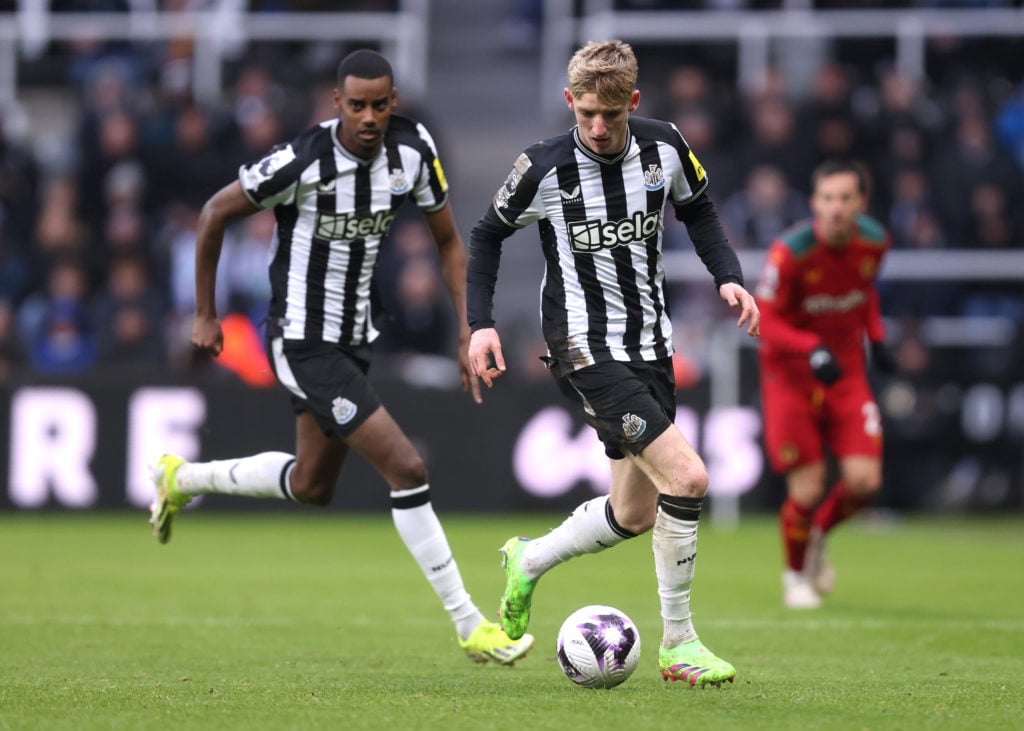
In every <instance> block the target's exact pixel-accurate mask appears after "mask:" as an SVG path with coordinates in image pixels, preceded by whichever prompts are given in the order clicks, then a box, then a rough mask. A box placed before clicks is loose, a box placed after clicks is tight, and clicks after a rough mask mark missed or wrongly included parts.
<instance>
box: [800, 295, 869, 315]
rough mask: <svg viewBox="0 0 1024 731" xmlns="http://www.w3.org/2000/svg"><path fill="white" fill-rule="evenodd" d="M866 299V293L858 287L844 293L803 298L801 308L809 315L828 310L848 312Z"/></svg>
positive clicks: (823, 313) (819, 313)
mask: <svg viewBox="0 0 1024 731" xmlns="http://www.w3.org/2000/svg"><path fill="white" fill-rule="evenodd" d="M867 301H868V296H867V294H865V293H864V291H863V290H860V289H851V290H850V291H849V292H847V293H846V294H841V295H831V294H816V295H813V296H811V297H808V298H807V299H805V300H804V305H803V310H804V312H806V313H808V314H810V315H825V314H828V313H829V312H849V311H850V310H852V309H855V308H857V307H860V306H861V305H863V304H864V303H865V302H867Z"/></svg>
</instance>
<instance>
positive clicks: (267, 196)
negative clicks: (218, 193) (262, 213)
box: [238, 143, 302, 208]
mask: <svg viewBox="0 0 1024 731" xmlns="http://www.w3.org/2000/svg"><path fill="white" fill-rule="evenodd" d="M301 174H302V163H301V162H300V160H299V158H298V157H297V156H296V154H295V147H294V146H293V144H292V143H288V144H284V145H278V146H277V147H275V148H274V149H272V150H271V151H270V152H269V153H267V155H266V156H264V157H262V158H260V159H259V160H257V161H256V162H251V163H247V164H245V165H242V166H241V167H240V168H239V169H238V182H240V183H241V184H242V191H243V192H244V193H245V195H246V196H247V197H248V198H249V200H250V201H252V203H253V205H255V206H257V207H259V208H273V207H274V206H277V205H279V204H281V203H284V202H285V201H287V200H289V199H291V198H292V197H294V195H295V190H296V188H297V187H298V181H299V176H300V175H301Z"/></svg>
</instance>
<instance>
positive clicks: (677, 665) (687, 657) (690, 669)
mask: <svg viewBox="0 0 1024 731" xmlns="http://www.w3.org/2000/svg"><path fill="white" fill-rule="evenodd" d="M658 665H659V666H661V676H662V677H663V678H665V680H671V681H672V682H675V681H677V680H684V681H686V682H687V683H689V684H690V685H691V686H692V687H696V686H698V685H700V686H706V685H714V686H720V685H721V684H722V682H723V681H726V680H728V681H729V682H730V683H731V682H732V681H733V679H734V678H735V677H736V668H734V667H733V666H732V665H730V664H729V663H727V662H726V661H725V660H723V659H722V658H720V657H718V656H716V655H715V654H714V653H713V652H711V650H709V649H708V648H706V647H704V643H703V642H701V641H700V640H693V641H691V642H684V643H683V644H681V645H679V646H678V647H673V648H672V649H671V650H666V649H665V648H664V647H661V648H659V649H658Z"/></svg>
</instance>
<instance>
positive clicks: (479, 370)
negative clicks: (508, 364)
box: [469, 327, 505, 388]
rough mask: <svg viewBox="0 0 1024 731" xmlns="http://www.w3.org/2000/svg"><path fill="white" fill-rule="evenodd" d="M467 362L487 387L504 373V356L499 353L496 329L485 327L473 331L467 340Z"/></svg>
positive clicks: (499, 347) (498, 339)
mask: <svg viewBox="0 0 1024 731" xmlns="http://www.w3.org/2000/svg"><path fill="white" fill-rule="evenodd" d="M492 358H493V361H492ZM469 362H470V364H472V366H473V373H474V374H475V375H477V376H479V377H480V378H481V379H482V380H483V382H484V383H485V384H486V385H487V388H491V387H492V386H493V385H494V381H495V380H497V379H498V377H499V376H501V375H502V374H504V373H505V357H504V356H503V355H502V353H501V338H499V337H498V331H497V330H495V329H494V328H493V327H485V328H481V329H480V330H477V331H476V332H474V333H473V337H472V338H470V341H469ZM492 362H493V365H492Z"/></svg>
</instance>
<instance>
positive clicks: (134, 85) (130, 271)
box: [0, 0, 1024, 383]
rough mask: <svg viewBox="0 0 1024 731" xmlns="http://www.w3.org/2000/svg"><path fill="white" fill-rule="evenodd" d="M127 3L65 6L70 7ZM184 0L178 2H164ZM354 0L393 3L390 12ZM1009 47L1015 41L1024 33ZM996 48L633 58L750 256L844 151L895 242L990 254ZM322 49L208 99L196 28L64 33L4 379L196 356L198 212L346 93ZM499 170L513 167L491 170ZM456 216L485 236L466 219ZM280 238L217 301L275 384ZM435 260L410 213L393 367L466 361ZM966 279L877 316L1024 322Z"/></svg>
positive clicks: (801, 209) (273, 65)
mask: <svg viewBox="0 0 1024 731" xmlns="http://www.w3.org/2000/svg"><path fill="white" fill-rule="evenodd" d="M621 4H622V5H628V6H635V7H638V8H662V9H663V8H664V7H666V6H677V5H678V4H677V3H668V2H641V1H634V2H631V3H621ZM905 4H906V5H909V6H929V7H939V6H950V5H954V4H956V5H964V4H967V5H971V6H977V5H995V6H1019V5H1020V3H1008V2H1007V3H999V2H981V1H980V0H978V1H976V2H967V3H963V2H961V3H953V2H942V1H941V0H932V2H918V3H905ZM121 5H123V3H118V2H114V0H110V1H109V2H102V1H100V0H95V1H93V2H87V1H83V2H73V1H72V0H54V2H52V3H51V6H52V7H53V8H54V9H55V10H61V9H87V10H93V9H105V8H113V9H119V6H121ZM190 5H191V3H189V2H187V1H186V0H179V1H178V2H168V3H163V4H162V5H161V7H164V6H166V7H167V8H172V9H173V8H174V7H178V8H186V7H189V6H190ZM347 5H350V6H353V7H355V6H358V7H357V8H356V9H368V10H371V9H372V10H380V9H384V10H387V9H392V8H393V7H394V6H395V5H396V3H388V2H372V1H370V0H368V1H367V2H361V3H355V4H353V3H348V4H347ZM702 5H704V6H706V7H708V8H714V9H720V8H728V9H740V8H748V7H756V8H762V7H779V6H780V5H782V3H766V2H765V3H761V2H749V3H748V2H742V1H741V0H717V1H716V0H708V2H705V3H703V4H702ZM807 5H808V6H813V7H832V6H836V5H839V3H833V2H816V3H807ZM848 5H853V6H856V7H872V6H879V5H886V6H892V3H874V4H873V3H869V2H857V3H849V4H848ZM249 6H250V9H252V10H257V11H259V10H268V11H269V10H281V9H288V10H311V9H331V8H333V7H334V4H333V3H330V2H312V1H310V2H302V1H299V0H295V1H293V2H284V1H283V0H278V1H276V2H274V1H271V0H265V1H262V2H261V1H259V0H253V1H252V2H250V3H249ZM538 8H539V5H538V4H537V3H534V2H522V3H515V4H514V7H513V10H512V12H511V14H510V16H509V17H510V23H520V22H522V23H526V24H527V26H530V24H531V23H533V24H535V23H537V22H539V20H538V17H539V16H536V15H535V13H536V11H537V9H538ZM0 10H3V8H2V6H0ZM532 27H533V29H534V31H536V26H535V25H534V26H532ZM506 30H508V29H506ZM521 30H522V29H521V28H520V31H521ZM506 37H507V39H510V40H509V42H508V44H507V45H508V46H509V48H507V49H505V50H515V49H514V48H511V47H512V46H515V47H516V48H519V49H520V50H521V49H522V48H523V46H522V43H523V41H524V40H525V41H526V42H527V44H528V43H529V41H530V36H529V34H527V35H525V36H523V35H520V36H515V35H514V34H513V33H512V32H511V31H510V32H509V33H508V34H507V36H506ZM1003 43H1004V44H1005V43H1010V44H1011V48H1012V47H1013V44H1015V47H1016V48H1017V50H1018V51H1019V48H1020V43H1021V39H1012V40H1011V41H1003ZM517 44H519V45H517ZM986 44H988V45H986ZM983 46H984V47H985V48H986V49H987V50H986V51H984V52H983V51H982V47H983ZM1002 48H1003V46H1000V45H999V42H994V41H992V39H978V40H974V41H967V40H960V39H956V38H955V37H950V38H944V39H942V45H941V47H936V48H935V49H933V51H931V55H930V62H929V69H930V72H929V78H928V79H927V80H925V81H919V80H915V79H912V78H909V77H907V76H905V75H903V74H901V73H900V72H899V71H898V70H896V68H895V67H894V66H893V64H892V57H891V48H890V49H889V50H890V55H888V56H886V54H884V53H882V54H879V53H878V49H877V47H876V46H873V45H871V44H868V45H866V46H865V47H863V48H861V49H860V50H857V49H856V48H855V47H854V45H846V46H843V45H841V44H833V45H832V46H830V47H828V48H827V49H826V50H825V52H824V53H822V54H821V55H820V57H819V58H815V59H813V62H814V65H813V68H812V69H811V70H810V72H809V73H808V74H807V76H808V82H807V83H806V84H804V83H800V84H797V83H795V82H794V81H793V74H792V73H787V69H786V68H784V67H783V66H780V67H779V68H776V69H772V70H771V71H770V72H769V73H767V74H766V75H765V79H764V82H763V83H762V84H761V85H760V86H759V87H758V88H757V89H754V90H750V91H741V90H739V89H737V86H736V83H735V78H734V74H735V71H734V68H730V64H731V63H733V62H732V61H729V60H723V58H724V57H725V56H730V55H731V54H732V53H733V52H734V49H733V50H729V49H722V48H718V49H711V50H708V49H699V48H690V49H687V50H685V51H682V52H680V51H679V50H678V49H666V48H652V49H646V48H643V47H641V46H637V52H638V55H639V57H640V61H641V78H642V82H643V83H644V86H642V91H643V94H644V100H645V101H644V114H645V115H649V116H654V117H660V118H663V119H669V120H672V121H674V122H675V123H676V124H677V126H678V127H679V128H680V129H681V130H682V131H683V134H684V135H685V137H686V138H687V140H688V142H689V143H690V145H691V147H692V148H693V149H694V150H695V151H696V153H697V155H698V157H699V158H700V160H701V162H702V163H703V164H704V166H705V167H706V168H707V169H708V170H709V171H710V173H711V175H712V180H713V187H712V191H713V197H714V198H715V201H716V203H717V205H718V207H719V213H720V215H721V217H722V220H723V222H724V224H725V226H726V229H727V231H728V233H729V235H730V238H731V240H732V242H733V243H734V244H735V245H736V246H737V248H741V249H742V248H747V249H763V248H765V247H767V246H768V244H769V242H770V241H771V239H772V238H773V237H774V236H775V235H776V234H778V233H779V232H780V231H781V230H783V229H784V228H785V227H787V226H788V225H790V224H792V223H794V222H796V221H797V220H799V219H801V218H803V217H805V216H806V215H807V213H808V210H807V196H808V185H809V176H810V172H811V170H812V168H813V167H814V166H815V164H816V163H817V162H818V161H819V160H821V159H822V158H824V157H831V156H843V157H853V158H855V159H858V160H861V161H863V162H864V163H865V164H866V165H867V166H868V168H869V169H870V171H871V174H872V179H873V191H872V196H871V209H872V210H871V212H872V213H873V215H875V216H876V217H878V218H879V219H880V220H882V221H883V222H885V223H886V224H887V225H888V226H889V228H890V230H891V232H892V235H893V240H894V245H895V247H896V248H897V249H915V250H933V249H944V248H958V249H961V248H966V249H976V250H978V251H979V252H983V251H987V250H1000V249H1022V248H1024V205H1022V204H1021V202H1022V201H1024V57H1022V56H1021V55H1020V54H1019V53H1017V54H1016V55H1017V58H1016V59H1013V56H1014V53H1013V51H1012V50H1011V51H1005V49H1004V51H1003V53H1004V56H1008V57H1009V58H1010V60H1009V61H1008V62H1007V60H1006V58H1005V57H1001V56H1000V55H999V54H1000V52H1001V51H1000V49H1002ZM851 49H852V50H851ZM322 50H323V49H320V51H322ZM320 51H318V49H316V48H301V47H297V44H277V45H276V46H274V45H273V44H264V45H263V46H259V45H258V44H254V47H253V48H251V49H250V51H249V52H247V53H246V54H245V57H244V58H241V59H239V60H238V61H237V62H236V63H234V64H232V65H231V67H230V69H228V73H226V74H225V82H226V84H227V88H226V90H225V93H224V95H223V98H222V103H220V104H218V105H216V106H209V105H203V104H200V103H198V102H197V101H196V100H195V99H194V98H192V96H191V94H190V88H191V87H190V83H189V81H190V73H191V68H192V66H191V60H192V54H193V52H194V48H193V46H192V44H191V42H190V41H188V40H185V39H182V40H176V41H171V42H166V43H150V44H146V45H144V46H141V45H131V44H125V43H110V42H106V43H105V42H99V41H96V40H88V39H84V38H83V39H82V40H81V41H80V42H75V43H69V44H54V48H53V49H51V53H50V56H51V57H52V58H57V59H59V63H55V64H54V67H55V68H57V69H59V74H61V75H62V78H57V79H51V81H56V82H57V84H58V87H59V86H63V87H64V88H70V89H72V90H73V93H74V95H75V98H76V104H75V105H74V107H73V108H74V110H75V118H74V119H73V120H71V122H72V126H73V130H74V132H73V135H72V137H71V139H67V140H63V141H62V142H63V144H59V145H49V146H46V145H42V146H40V145H35V146H33V145H31V144H30V143H29V140H30V139H31V137H32V135H31V134H26V130H24V129H22V130H20V133H16V130H13V129H11V128H10V127H11V125H9V124H8V125H6V126H5V124H4V122H5V121H7V120H14V119H15V115H13V114H12V113H11V110H10V109H7V110H0V383H2V382H4V381H5V380H6V379H7V378H8V377H9V376H10V374H11V373H12V372H13V371H14V370H16V369H19V368H24V369H27V371H28V372H30V373H35V374H42V375H61V376H67V375H76V374H85V373H90V372H95V371H96V370H97V369H100V368H113V367H117V366H128V367H131V368H139V367H150V366H151V367H154V368H158V367H163V366H165V365H166V364H168V363H169V364H171V366H172V367H174V368H180V369H189V368H193V367H196V365H197V364H196V362H195V360H194V359H195V355H194V353H193V352H192V349H191V348H190V347H189V344H188V330H189V328H190V325H191V317H192V312H193V279H192V276H193V257H194V246H195V241H194V236H195V227H196V219H197V216H198V213H199V209H200V208H201V206H202V204H203V202H204V201H205V200H206V199H207V197H208V196H210V195H211V194H212V193H213V192H215V191H216V190H217V189H218V188H219V187H220V186H222V185H224V184H225V183H227V182H229V181H230V180H232V179H233V177H234V176H235V174H236V171H237V169H238V166H239V165H240V164H242V163H243V162H246V161H250V160H253V159H256V158H258V157H260V156H262V155H263V154H264V153H265V152H266V151H267V150H268V149H269V148H270V147H271V146H272V145H273V144H275V143H277V142H279V141H282V140H287V139H289V138H290V137H292V136H293V135H295V134H297V133H298V132H299V131H301V130H302V129H304V128H305V127H306V126H308V125H310V124H313V123H315V122H318V121H322V120H324V119H328V118H331V117H333V116H334V115H335V112H334V110H333V108H332V107H331V106H330V89H331V87H332V86H333V79H332V77H333V72H334V64H336V62H337V58H339V57H340V56H339V49H338V48H337V47H333V48H331V49H327V51H328V52H320ZM990 52H991V53H994V54H995V57H994V59H993V57H992V56H991V55H990ZM986 59H989V62H988V63H986ZM730 74H732V76H730ZM431 112H432V115H433V117H434V119H433V120H432V122H433V123H434V124H435V125H436V126H438V127H439V128H440V129H442V130H444V129H450V128H451V126H452V123H451V121H450V120H446V119H445V118H444V110H436V109H435V110H431ZM29 124H31V120H30V121H29ZM29 131H31V130H29ZM501 174H502V173H501V171H498V170H496V171H495V176H494V177H495V180H498V179H499V178H500V177H501ZM463 215H469V213H468V212H467V213H466V214H463ZM670 218H671V217H670ZM460 224H461V225H462V226H463V227H464V228H466V230H465V231H464V232H463V233H464V236H468V226H470V225H471V224H472V221H468V220H467V221H461V222H460ZM668 225H669V226H670V231H669V236H668V246H669V247H672V248H683V247H687V246H689V244H688V240H687V238H686V234H685V229H683V228H682V227H681V226H679V225H676V224H675V223H674V221H671V220H670V221H669V224H668ZM273 228H274V221H273V218H272V217H271V215H270V214H269V213H260V214H257V215H255V216H252V217H251V218H249V219H247V220H246V221H245V222H244V224H241V225H239V226H238V227H236V228H235V229H233V230H231V231H230V232H229V235H228V237H227V239H226V241H225V249H224V252H223V256H222V262H221V269H220V272H221V274H220V281H219V292H218V295H219V302H218V306H219V310H220V313H221V315H222V316H225V317H227V316H230V317H231V320H230V336H231V337H237V338H238V339H237V341H235V342H237V343H239V344H240V345H239V347H240V348H245V350H242V351H241V352H242V354H243V355H242V357H240V358H239V362H240V365H239V366H238V368H237V369H236V372H237V373H238V374H239V375H240V376H241V377H243V378H246V379H247V380H251V382H258V381H259V380H260V373H259V371H260V369H258V368H257V369H252V368H249V371H250V372H249V373H247V372H246V366H245V364H246V363H250V365H251V361H250V360H249V359H250V357H251V358H252V359H256V360H259V359H260V358H262V352H261V347H260V344H259V337H258V336H257V335H256V331H257V329H258V327H259V325H260V323H261V321H262V318H263V313H264V311H265V308H266V302H267V298H268V295H269V283H268V279H267V272H266V264H267V260H268V256H269V253H270V249H271V246H272V238H273ZM433 252H434V249H433V245H432V242H431V239H430V236H429V232H428V231H427V229H426V228H425V226H424V225H423V224H422V222H421V219H420V218H419V217H418V215H417V214H416V213H415V211H413V210H410V211H409V212H408V215H406V216H402V217H399V219H398V220H397V221H396V223H395V225H394V227H393V230H392V234H391V236H390V239H389V242H388V245H387V246H386V248H385V250H384V251H383V253H382V260H381V265H380V267H379V282H378V288H379V291H380V293H381V299H382V304H383V305H384V309H385V311H386V313H387V316H386V319H385V321H384V322H382V323H381V326H382V328H383V330H384V335H383V337H382V339H381V341H380V342H379V347H378V350H379V351H381V352H383V353H386V354H391V355H394V356H395V360H396V362H400V361H401V358H402V357H404V356H405V355H408V354H418V355H424V356H428V357H429V356H450V355H451V353H452V352H453V348H454V338H455V332H456V328H455V323H454V319H453V317H454V316H453V313H452V310H451V306H450V302H449V301H448V299H447V292H446V290H445V288H444V286H443V284H442V283H441V280H440V275H439V272H438V266H437V261H436V256H435V255H434V253H433ZM748 276H750V277H751V278H753V277H755V276H756V272H750V273H749V274H748ZM531 286H533V285H531ZM951 292H953V289H952V288H946V287H935V286H931V285H922V284H900V285H899V286H895V287H890V288H887V289H886V290H885V297H886V301H885V302H884V306H883V309H885V311H886V313H887V314H888V315H890V316H893V317H896V318H900V317H906V318H907V320H906V327H905V328H904V329H905V330H906V332H907V333H909V334H910V335H912V334H913V332H914V328H915V327H916V326H917V325H916V324H915V323H918V322H919V320H920V318H922V317H926V316H932V315H951V316H952V315H970V314H974V315H978V314H982V315H996V316H1002V317H1005V318H1008V319H1010V320H1012V321H1013V322H1015V323H1016V324H1017V325H1018V327H1019V326H1021V325H1022V324H1024V283H1022V281H1021V280H1019V279H1018V280H1016V281H1012V282H1008V283H1006V282H1004V283H997V284H971V285H967V286H964V287H961V288H960V289H959V290H957V291H956V292H955V296H952V295H951ZM690 304H691V305H694V303H692V302H691V303H690ZM698 305H699V303H697V304H696V305H694V306H698ZM693 319H699V318H693ZM227 325H228V324H227V323H226V326H227ZM682 335H683V336H684V337H685V331H684V332H683V334H682ZM908 342H911V343H913V340H912V338H911V339H909V340H908ZM913 356H914V351H913V349H912V348H911V349H908V350H907V355H905V360H906V362H909V363H913V362H914V361H913Z"/></svg>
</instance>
